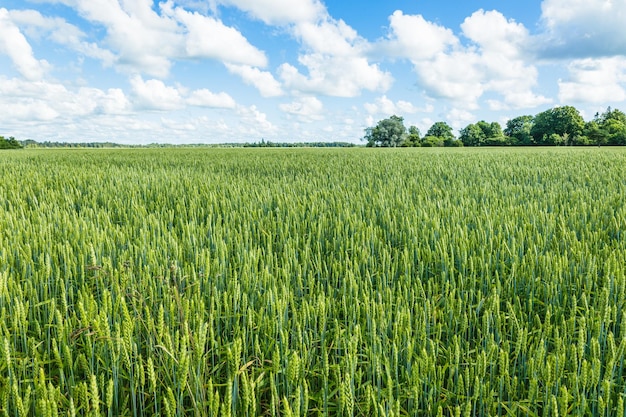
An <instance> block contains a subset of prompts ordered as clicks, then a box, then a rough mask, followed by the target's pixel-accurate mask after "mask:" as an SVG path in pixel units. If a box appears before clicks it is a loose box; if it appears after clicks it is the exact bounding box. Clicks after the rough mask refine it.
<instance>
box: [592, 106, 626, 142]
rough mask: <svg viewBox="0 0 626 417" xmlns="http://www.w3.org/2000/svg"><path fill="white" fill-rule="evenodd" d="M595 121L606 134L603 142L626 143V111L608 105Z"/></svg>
mask: <svg viewBox="0 0 626 417" xmlns="http://www.w3.org/2000/svg"><path fill="white" fill-rule="evenodd" d="M595 121H596V122H597V123H598V125H599V128H600V131H601V133H602V134H603V135H604V138H602V139H603V140H602V142H603V143H606V144H608V145H626V114H624V112H622V111H621V110H618V109H611V107H608V108H607V109H606V111H605V112H604V113H602V114H601V115H596V117H595ZM598 144H600V142H598Z"/></svg>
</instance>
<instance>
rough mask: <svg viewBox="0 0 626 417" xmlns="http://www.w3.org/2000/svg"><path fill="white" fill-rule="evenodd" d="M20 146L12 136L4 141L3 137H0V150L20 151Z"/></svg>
mask: <svg viewBox="0 0 626 417" xmlns="http://www.w3.org/2000/svg"><path fill="white" fill-rule="evenodd" d="M20 148H22V144H21V143H19V142H18V141H17V139H15V138H14V137H13V136H10V137H9V138H8V139H5V138H4V136H0V149H20Z"/></svg>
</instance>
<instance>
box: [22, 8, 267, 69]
mask: <svg viewBox="0 0 626 417" xmlns="http://www.w3.org/2000/svg"><path fill="white" fill-rule="evenodd" d="M58 2H60V3H63V4H65V5H67V6H69V7H72V8H73V9H75V10H76V11H77V12H78V13H79V14H80V15H81V16H82V17H83V18H84V19H86V20H88V21H89V22H91V23H95V24H98V25H101V26H102V27H104V29H105V30H106V37H105V39H104V40H103V43H104V44H105V45H106V46H107V49H103V48H102V47H101V46H97V45H96V44H94V43H88V42H85V41H84V40H82V38H83V36H82V32H80V31H79V30H78V29H77V28H76V27H73V26H72V25H69V24H67V23H65V22H63V21H62V20H59V19H45V18H42V17H40V16H37V15H36V14H33V13H30V15H27V14H23V15H22V19H24V20H26V21H28V22H27V23H28V24H30V26H38V27H39V28H46V29H47V30H49V31H50V33H51V38H52V39H56V40H57V41H58V42H59V43H63V44H65V45H68V46H71V47H73V49H75V50H79V51H81V52H83V53H85V54H86V55H88V56H91V57H94V58H98V59H101V60H102V61H103V62H104V63H105V64H111V63H114V64H115V65H116V67H117V68H119V69H121V70H123V71H128V72H131V73H141V74H147V75H150V76H153V77H159V78H164V77H166V76H167V75H168V74H169V73H170V69H171V66H172V61H173V60H176V59H196V58H209V59H216V60H220V61H222V62H230V63H235V64H246V65H255V66H261V67H263V66H265V65H266V64H267V57H266V56H265V53H264V52H263V51H261V50H259V49H258V48H256V47H255V46H253V45H252V44H251V43H250V42H248V40H247V39H246V38H245V37H244V36H243V35H242V34H241V32H239V31H238V30H237V29H235V28H233V27H229V26H226V25H224V23H223V22H222V21H220V20H219V19H216V18H214V17H211V16H207V15H203V14H201V13H200V12H198V11H194V12H190V11H188V10H186V9H183V8H182V7H177V6H175V5H174V2H173V1H172V0H168V1H166V2H162V3H160V4H159V7H160V13H159V12H158V11H157V10H155V8H154V4H153V2H147V1H143V0H127V1H124V2H117V1H114V2H103V1H93V0H58Z"/></svg>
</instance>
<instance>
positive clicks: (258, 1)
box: [210, 0, 326, 25]
mask: <svg viewBox="0 0 626 417" xmlns="http://www.w3.org/2000/svg"><path fill="white" fill-rule="evenodd" d="M210 2H211V3H212V4H213V9H215V8H216V6H217V4H222V5H226V6H234V7H237V8H238V9H241V10H244V11H246V12H247V13H249V14H250V15H251V16H253V17H254V18H256V19H259V20H262V21H263V22H265V23H267V24H270V25H285V24H291V23H299V22H307V21H314V20H316V19H317V18H318V17H319V16H322V15H324V14H325V13H326V7H324V5H323V4H322V3H321V2H320V1H319V0H210Z"/></svg>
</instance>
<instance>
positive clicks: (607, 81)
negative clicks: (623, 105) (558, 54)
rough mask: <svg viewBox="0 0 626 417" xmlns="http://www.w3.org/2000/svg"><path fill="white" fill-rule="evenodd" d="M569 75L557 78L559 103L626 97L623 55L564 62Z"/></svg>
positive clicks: (605, 101)
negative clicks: (566, 64)
mask: <svg viewBox="0 0 626 417" xmlns="http://www.w3.org/2000/svg"><path fill="white" fill-rule="evenodd" d="M568 70H569V73H570V78H569V79H568V80H566V81H563V80H559V83H558V84H559V100H560V101H561V102H562V103H568V102H577V103H581V102H582V103H607V102H620V101H624V100H626V58H624V57H621V56H620V57H613V58H600V59H594V58H586V59H581V60H576V61H573V62H572V63H570V64H569V65H568Z"/></svg>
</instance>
